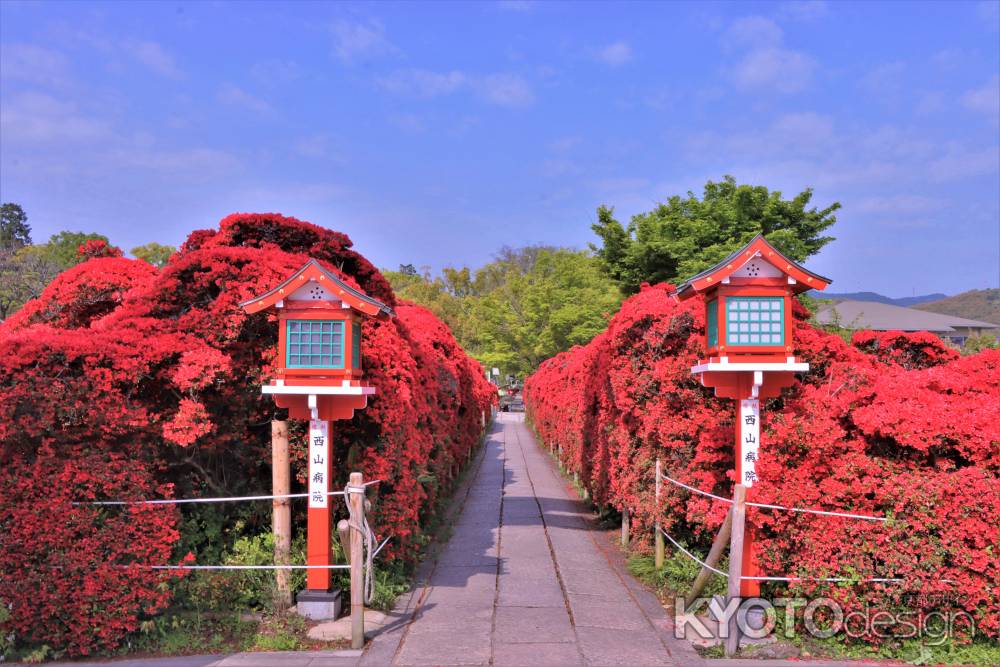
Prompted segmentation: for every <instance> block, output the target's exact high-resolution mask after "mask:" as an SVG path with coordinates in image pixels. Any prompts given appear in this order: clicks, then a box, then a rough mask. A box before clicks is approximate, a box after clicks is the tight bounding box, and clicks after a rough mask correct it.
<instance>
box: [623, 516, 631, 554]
mask: <svg viewBox="0 0 1000 667" xmlns="http://www.w3.org/2000/svg"><path fill="white" fill-rule="evenodd" d="M631 530H632V526H631V522H630V521H629V515H628V508H627V507H626V508H624V509H623V510H622V546H623V547H627V546H628V543H629V532H630V531H631Z"/></svg>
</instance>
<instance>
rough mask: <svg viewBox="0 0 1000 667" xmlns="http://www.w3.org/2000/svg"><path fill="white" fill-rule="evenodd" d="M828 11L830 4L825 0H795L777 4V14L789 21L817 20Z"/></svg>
mask: <svg viewBox="0 0 1000 667" xmlns="http://www.w3.org/2000/svg"><path fill="white" fill-rule="evenodd" d="M829 13H830V5H829V4H828V3H827V2H826V1H825V0H796V1H794V2H783V3H781V4H780V5H778V15H779V16H780V17H781V18H784V19H788V20H790V21H817V20H819V19H821V18H826V16H827V15H828V14H829Z"/></svg>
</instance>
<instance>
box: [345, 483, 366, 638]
mask: <svg viewBox="0 0 1000 667" xmlns="http://www.w3.org/2000/svg"><path fill="white" fill-rule="evenodd" d="M348 487H349V490H348V493H349V497H348V502H349V503H350V506H351V648H353V649H359V648H364V646H365V574H364V567H365V563H364V560H365V559H364V546H363V544H362V540H363V535H362V534H361V527H362V526H364V524H365V485H364V477H362V475H361V473H360V472H352V473H351V476H350V478H349V481H348Z"/></svg>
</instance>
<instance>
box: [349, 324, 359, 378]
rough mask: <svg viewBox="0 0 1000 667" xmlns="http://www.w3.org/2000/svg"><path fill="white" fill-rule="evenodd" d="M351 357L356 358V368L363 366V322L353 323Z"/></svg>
mask: <svg viewBox="0 0 1000 667" xmlns="http://www.w3.org/2000/svg"><path fill="white" fill-rule="evenodd" d="M351 358H352V359H353V360H354V368H356V369H360V368H361V323H360V322H355V323H354V324H352V325H351Z"/></svg>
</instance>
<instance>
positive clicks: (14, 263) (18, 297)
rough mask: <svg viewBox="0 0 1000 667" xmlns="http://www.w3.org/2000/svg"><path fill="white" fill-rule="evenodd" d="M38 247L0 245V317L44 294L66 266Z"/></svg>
mask: <svg viewBox="0 0 1000 667" xmlns="http://www.w3.org/2000/svg"><path fill="white" fill-rule="evenodd" d="M37 248H38V246H26V247H24V248H18V249H16V250H15V249H13V248H0V320H5V319H7V318H8V317H9V316H10V315H11V314H12V313H13V312H14V311H16V310H17V309H18V308H20V307H21V306H22V305H24V304H25V303H26V302H27V301H29V300H30V299H34V298H35V297H37V296H38V295H39V294H41V293H42V290H43V289H45V286H46V285H48V284H49V283H50V282H51V281H52V279H53V278H55V277H56V276H57V275H59V272H60V271H61V270H62V267H60V266H59V265H57V264H56V263H55V262H53V261H52V260H51V259H50V258H49V257H48V256H46V255H45V253H41V252H38V251H37Z"/></svg>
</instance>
